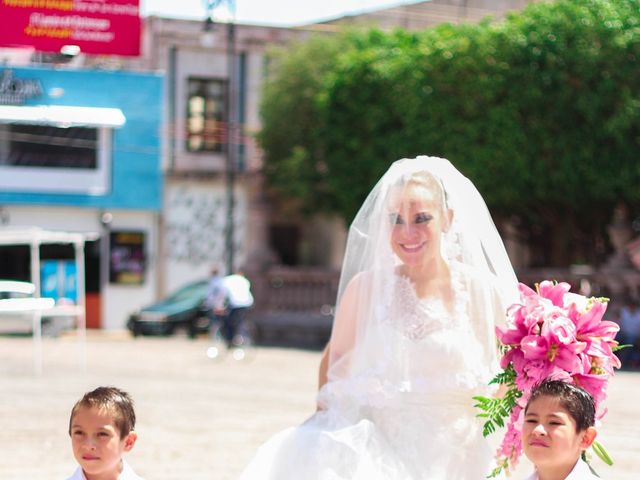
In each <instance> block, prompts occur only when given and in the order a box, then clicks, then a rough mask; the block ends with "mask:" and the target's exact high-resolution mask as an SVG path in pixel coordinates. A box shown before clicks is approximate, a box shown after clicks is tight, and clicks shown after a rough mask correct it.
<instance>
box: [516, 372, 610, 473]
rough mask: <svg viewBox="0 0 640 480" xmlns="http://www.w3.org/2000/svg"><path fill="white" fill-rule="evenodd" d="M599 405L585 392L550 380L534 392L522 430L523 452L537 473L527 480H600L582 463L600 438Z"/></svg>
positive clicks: (526, 409) (525, 414) (567, 384)
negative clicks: (586, 453)
mask: <svg viewBox="0 0 640 480" xmlns="http://www.w3.org/2000/svg"><path fill="white" fill-rule="evenodd" d="M594 424H595V404H594V401H593V398H592V397H591V395H589V394H588V393H587V392H585V391H584V390H583V389H581V388H579V387H576V386H575V385H571V384H569V383H566V382H562V381H558V380H546V381H544V382H542V383H541V384H540V385H538V386H537V387H536V388H534V389H533V391H532V392H531V397H530V398H529V401H528V402H527V406H526V408H525V413H524V424H523V427H522V448H523V450H524V453H525V455H526V456H527V458H528V459H529V460H531V462H532V463H533V464H534V465H535V467H536V470H535V472H534V473H533V475H531V476H530V477H528V478H527V480H591V479H597V478H599V477H597V476H596V475H594V473H593V472H592V470H591V467H590V466H589V465H588V464H587V463H585V462H584V461H583V460H582V459H581V455H582V452H583V451H584V450H586V449H587V448H589V447H590V446H591V444H592V443H593V441H594V440H595V438H596V435H597V432H596V429H595V427H594V426H593V425H594Z"/></svg>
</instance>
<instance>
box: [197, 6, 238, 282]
mask: <svg viewBox="0 0 640 480" xmlns="http://www.w3.org/2000/svg"><path fill="white" fill-rule="evenodd" d="M223 5H226V7H227V18H225V19H224V20H225V23H226V33H227V38H226V47H227V77H228V78H227V138H226V140H227V141H226V147H227V148H226V150H227V156H226V161H225V187H226V197H227V201H226V207H227V208H226V220H225V236H224V245H225V251H226V257H225V262H226V269H227V273H229V274H231V273H233V270H234V267H233V265H234V222H233V217H234V210H235V198H234V186H235V177H236V163H237V160H236V159H237V153H238V145H237V142H236V141H237V139H238V138H239V134H238V132H237V131H236V130H237V126H238V124H237V122H236V116H237V91H236V83H237V82H236V62H235V58H236V52H235V49H236V41H235V24H234V22H233V19H234V14H235V0H205V8H206V12H207V16H206V18H205V23H204V30H205V31H211V30H212V29H213V28H214V19H213V11H214V10H215V9H216V8H218V7H221V6H223Z"/></svg>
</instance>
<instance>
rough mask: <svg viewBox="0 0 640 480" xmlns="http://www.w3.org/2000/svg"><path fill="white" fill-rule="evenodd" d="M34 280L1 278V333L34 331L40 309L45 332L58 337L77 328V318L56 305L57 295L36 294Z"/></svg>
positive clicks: (27, 332)
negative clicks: (51, 296)
mask: <svg viewBox="0 0 640 480" xmlns="http://www.w3.org/2000/svg"><path fill="white" fill-rule="evenodd" d="M35 291H36V287H35V285H34V284H33V283H31V282H20V281H16V280H0V333H3V334H32V333H33V315H34V311H35V310H39V311H40V315H41V327H42V334H43V335H47V336H57V335H59V334H60V333H61V332H63V331H64V330H68V329H71V328H74V327H75V317H74V316H73V315H69V314H68V312H65V311H64V309H61V308H60V307H57V308H56V307H55V301H54V299H53V298H36V297H34V294H35Z"/></svg>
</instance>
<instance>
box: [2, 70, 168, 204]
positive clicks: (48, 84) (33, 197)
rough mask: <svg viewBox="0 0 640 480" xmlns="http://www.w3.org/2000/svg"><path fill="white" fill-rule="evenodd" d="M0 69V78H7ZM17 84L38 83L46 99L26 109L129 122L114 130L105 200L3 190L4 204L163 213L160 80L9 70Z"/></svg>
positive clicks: (138, 75) (94, 73) (130, 75)
mask: <svg viewBox="0 0 640 480" xmlns="http://www.w3.org/2000/svg"><path fill="white" fill-rule="evenodd" d="M4 70H6V69H4V68H0V75H2V73H3V72H4ZM10 70H11V71H12V72H13V75H14V77H16V78H18V79H37V80H39V81H40V82H41V84H42V90H43V95H42V96H40V97H35V98H31V99H29V100H27V102H26V105H30V106H35V105H61V106H79V107H110V108H119V109H121V110H122V112H123V113H124V116H125V117H126V123H125V125H124V126H123V127H121V128H116V129H114V130H113V139H112V154H111V185H110V190H109V191H108V192H107V193H106V194H104V195H87V194H82V195H79V194H60V193H39V192H20V191H11V192H9V191H2V190H0V204H34V205H37V204H39V205H75V206H86V207H89V206H92V207H99V208H116V207H117V208H136V209H149V210H159V209H160V205H161V198H162V172H161V170H160V163H159V159H160V154H161V151H160V148H161V142H160V134H161V132H160V125H161V122H162V119H163V104H162V101H161V100H162V95H163V79H162V76H161V75H157V74H148V73H135V72H108V71H97V70H94V71H91V70H62V69H54V68H35V67H33V68H10Z"/></svg>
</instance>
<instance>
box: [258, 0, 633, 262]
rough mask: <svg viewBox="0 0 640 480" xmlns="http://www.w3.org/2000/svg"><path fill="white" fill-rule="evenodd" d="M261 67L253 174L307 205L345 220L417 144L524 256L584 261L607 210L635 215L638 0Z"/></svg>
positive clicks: (300, 49)
mask: <svg viewBox="0 0 640 480" xmlns="http://www.w3.org/2000/svg"><path fill="white" fill-rule="evenodd" d="M275 65H276V68H275V71H274V74H273V76H272V77H271V78H270V81H269V82H268V84H267V87H266V90H265V95H264V102H263V105H262V114H263V122H264V130H263V131H262V133H261V137H260V140H261V142H262V146H263V148H264V150H265V154H266V171H267V173H268V178H269V181H270V184H271V185H272V186H273V187H274V188H275V189H277V190H278V191H279V192H280V193H281V194H282V195H284V196H285V197H286V198H295V199H296V200H297V205H299V206H300V207H302V208H303V209H306V210H307V211H318V210H327V211H332V212H337V213H339V214H341V215H342V216H344V217H345V219H347V220H350V219H351V217H352V216H353V215H354V214H355V212H356V210H357V208H358V207H359V205H360V204H361V202H362V200H363V198H364V196H365V195H366V194H367V192H368V191H369V190H370V188H371V186H372V185H373V184H374V183H375V181H376V180H377V179H378V178H379V177H380V175H381V174H382V173H383V172H384V171H385V170H386V168H387V167H388V165H389V164H390V163H391V162H392V161H394V160H396V159H398V158H402V157H410V156H415V155H417V154H429V155H438V156H443V157H446V158H449V159H450V160H451V161H452V162H453V163H454V164H455V165H456V166H457V167H458V168H459V169H460V170H461V171H462V172H464V173H465V174H466V175H467V176H468V177H469V178H471V179H472V180H473V181H474V183H475V184H476V185H477V187H478V189H479V190H480V191H481V192H482V194H483V195H484V197H485V199H486V201H487V203H488V205H489V208H490V209H491V210H492V212H493V213H494V216H498V217H504V218H507V217H508V218H511V219H516V220H517V221H518V222H519V229H520V231H521V232H523V233H524V234H525V235H527V236H528V237H529V239H530V240H531V241H533V242H534V243H535V242H537V243H538V244H539V245H540V247H541V248H540V249H539V250H540V251H541V252H543V253H544V254H546V255H542V256H541V258H540V259H539V260H538V261H539V262H553V263H555V264H562V263H567V262H570V261H579V260H589V261H592V260H594V258H593V253H592V252H593V251H594V243H596V240H597V239H602V238H604V233H603V229H604V226H605V225H606V224H607V223H608V221H609V219H610V217H611V212H612V210H613V208H614V206H615V205H616V204H617V203H619V202H624V203H626V204H627V205H629V206H631V207H632V210H639V207H640V189H639V188H638V187H637V186H638V185H640V162H638V160H639V158H638V157H639V155H640V0H558V1H556V2H554V3H536V4H532V5H530V6H529V7H527V8H526V9H525V10H524V11H522V12H518V13H513V14H510V15H509V16H508V17H507V18H506V19H504V20H502V21H497V22H496V21H490V20H486V21H484V22H482V23H480V24H473V25H470V24H463V25H457V26H454V25H448V24H445V25H441V26H439V27H436V28H431V29H428V30H425V31H422V32H417V33H410V32H405V31H401V30H397V31H394V32H381V31H377V30H368V31H357V32H356V31H352V32H347V33H343V34H340V35H336V36H332V37H323V38H321V39H314V40H312V41H310V42H307V43H304V44H302V45H298V46H296V47H295V48H293V49H292V50H288V51H287V53H286V54H285V56H283V57H280V58H279V59H278V60H277V61H275ZM600 243H602V241H600Z"/></svg>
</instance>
